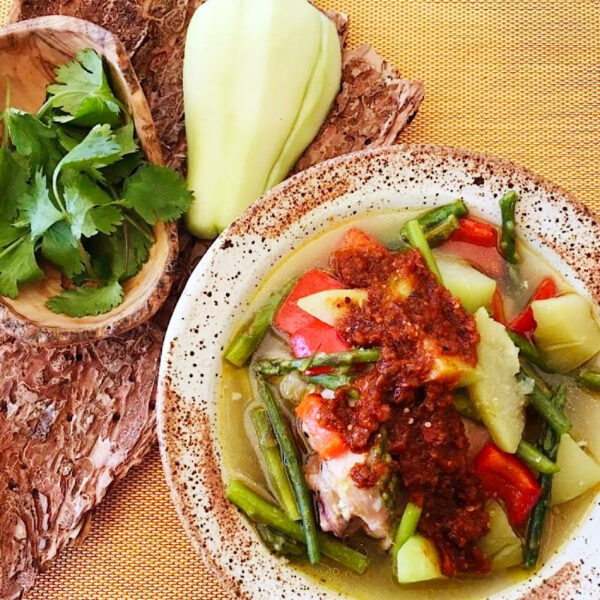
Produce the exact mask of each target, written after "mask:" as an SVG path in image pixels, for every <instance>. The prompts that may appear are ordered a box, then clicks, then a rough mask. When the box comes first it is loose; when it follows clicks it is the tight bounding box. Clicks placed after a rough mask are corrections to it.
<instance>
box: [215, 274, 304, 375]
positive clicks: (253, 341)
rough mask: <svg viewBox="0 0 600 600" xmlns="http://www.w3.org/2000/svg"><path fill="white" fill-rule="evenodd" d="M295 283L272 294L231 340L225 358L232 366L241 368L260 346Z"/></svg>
mask: <svg viewBox="0 0 600 600" xmlns="http://www.w3.org/2000/svg"><path fill="white" fill-rule="evenodd" d="M295 282H296V281H295V280H293V281H290V282H289V283H288V284H287V285H285V286H283V288H281V290H279V291H278V292H277V293H276V294H273V295H272V296H271V298H270V300H269V302H268V303H267V304H265V305H264V306H263V307H262V308H261V309H260V310H259V311H258V312H257V313H256V315H254V318H253V319H252V321H250V323H249V324H248V325H247V326H246V327H244V329H243V330H242V331H240V332H239V333H238V334H237V335H236V336H235V337H234V338H233V340H231V343H230V344H229V346H228V347H227V349H226V350H225V358H226V359H227V360H228V361H229V362H230V363H231V364H232V365H234V366H236V367H243V366H244V365H245V364H246V362H247V361H248V359H249V358H250V357H251V356H252V354H253V353H254V352H255V351H256V349H257V348H258V347H259V346H260V343H261V342H262V341H263V339H264V337H265V335H266V333H267V330H268V329H269V327H270V326H271V322H272V321H273V317H274V316H275V313H276V312H277V309H278V308H279V306H280V305H281V303H282V302H283V301H284V300H285V298H286V297H287V295H288V294H289V293H290V290H291V289H292V287H293V285H294V283H295Z"/></svg>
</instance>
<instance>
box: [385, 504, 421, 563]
mask: <svg viewBox="0 0 600 600" xmlns="http://www.w3.org/2000/svg"><path fill="white" fill-rule="evenodd" d="M422 510H423V509H422V508H421V507H420V506H418V505H417V504H414V503H413V502H409V503H408V504H407V505H406V508H405V509H404V512H403V513H402V518H401V519H400V523H399V524H398V528H397V529H396V535H395V536H394V545H393V546H392V556H393V557H394V558H395V557H396V555H397V554H398V552H399V550H400V548H402V546H404V544H405V543H406V542H407V541H408V539H409V538H411V537H412V536H413V535H414V534H415V533H416V531H417V525H418V524H419V519H420V518H421V512H422ZM394 562H395V561H394Z"/></svg>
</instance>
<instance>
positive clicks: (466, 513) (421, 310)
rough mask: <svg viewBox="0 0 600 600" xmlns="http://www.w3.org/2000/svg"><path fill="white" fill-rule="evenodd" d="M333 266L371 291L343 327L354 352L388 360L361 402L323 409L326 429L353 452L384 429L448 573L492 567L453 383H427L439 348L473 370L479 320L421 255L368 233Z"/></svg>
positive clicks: (340, 397)
mask: <svg viewBox="0 0 600 600" xmlns="http://www.w3.org/2000/svg"><path fill="white" fill-rule="evenodd" d="M332 267H333V269H334V271H335V274H336V275H337V277H339V278H340V279H341V281H342V282H343V283H344V284H345V285H346V286H348V287H350V288H354V287H361V288H365V289H367V290H368V292H369V299H368V301H367V302H365V303H364V304H363V306H362V307H357V306H354V305H352V308H351V311H350V312H349V313H348V315H347V316H346V317H344V318H343V319H342V320H341V321H340V322H338V323H337V324H336V327H337V329H338V330H339V332H340V333H341V335H342V337H344V338H345V339H346V341H347V342H348V343H350V344H352V345H353V346H375V347H378V348H380V349H381V358H380V360H379V361H378V362H377V364H376V365H375V366H374V367H373V368H372V369H371V370H368V371H365V373H364V374H363V375H360V376H359V377H357V378H356V380H355V381H354V382H353V384H352V387H353V388H355V389H357V390H358V391H359V392H360V397H359V399H358V400H353V399H352V395H350V394H348V393H347V388H340V389H339V390H338V391H337V392H336V395H335V398H334V399H333V400H330V401H328V402H327V403H326V404H325V405H324V406H323V408H322V410H321V414H320V416H319V420H320V422H321V424H322V425H323V426H326V427H329V428H333V429H336V430H337V431H338V432H339V433H340V434H341V435H342V436H343V437H344V439H345V440H346V442H347V443H348V445H349V446H350V448H351V449H352V451H354V452H365V451H367V450H369V449H370V448H371V447H372V446H373V444H374V442H375V438H376V434H377V433H378V432H380V430H381V431H384V430H385V435H386V439H387V452H388V453H389V455H390V456H391V458H392V461H391V469H392V471H393V473H394V474H396V475H398V476H399V478H400V480H401V481H402V483H403V484H404V486H405V488H406V490H407V493H408V498H409V499H410V500H412V501H413V502H415V503H417V504H419V505H420V506H422V507H423V513H422V517H421V520H420V522H419V530H420V531H421V532H422V533H423V534H424V535H426V536H427V537H428V538H430V539H431V540H432V541H433V542H434V543H435V544H436V546H437V548H438V550H439V552H440V555H441V559H442V571H443V573H444V574H445V575H448V576H451V575H455V574H456V573H458V572H464V571H469V572H476V573H483V572H486V571H488V570H489V567H490V565H489V562H488V560H487V559H486V558H485V556H484V555H483V553H482V552H481V551H480V550H479V549H478V547H477V540H478V539H479V538H481V537H482V536H483V535H485V533H487V531H488V529H489V522H488V521H489V519H488V515H487V512H486V511H485V508H484V507H485V503H486V500H487V496H486V494H485V492H484V491H483V488H482V486H481V484H480V482H479V479H477V478H476V477H475V476H474V474H473V473H472V471H471V468H470V466H469V465H468V463H467V450H468V447H469V442H468V440H467V438H466V436H465V431H464V427H463V423H462V421H461V418H460V416H459V414H458V413H457V412H456V410H455V409H454V406H453V402H452V388H453V382H446V383H442V382H432V381H428V379H430V378H429V374H430V371H431V368H432V364H433V359H432V356H431V344H432V342H433V343H434V344H435V345H437V347H438V348H439V350H438V353H440V354H442V355H444V354H446V355H451V356H458V357H460V358H462V360H464V361H465V362H466V363H468V364H470V365H473V366H474V365H475V364H476V362H477V343H478V342H479V335H478V333H477V329H476V325H475V321H474V319H473V317H472V316H471V315H469V314H468V313H466V312H465V310H464V309H463V308H462V306H461V305H460V303H459V302H458V300H456V299H455V298H453V297H452V296H451V295H450V293H449V292H448V291H447V290H446V289H445V288H444V287H442V286H440V285H439V284H438V283H437V280H436V279H435V277H434V276H433V275H432V273H431V272H430V271H429V269H428V268H427V266H426V265H425V263H424V261H423V259H422V257H421V255H420V253H419V252H418V251H417V250H412V251H410V252H407V253H403V254H394V253H391V252H390V251H388V250H387V249H386V248H384V247H383V246H381V245H380V244H379V243H377V242H375V241H374V240H371V239H370V238H366V236H365V238H364V240H363V243H361V244H359V245H358V246H357V245H356V244H354V245H352V246H345V247H342V248H340V249H338V250H337V251H336V252H335V253H334V254H333V257H332ZM407 282H408V283H407ZM425 340H427V342H426V343H425ZM382 426H384V427H382ZM378 471H379V469H377V468H375V469H374V470H373V472H371V471H368V470H366V468H361V469H360V470H355V471H353V472H352V477H353V479H354V481H355V482H356V484H357V485H359V486H360V487H370V486H372V485H374V484H375V483H376V482H377V479H378V478H377V477H376V475H377V472H378Z"/></svg>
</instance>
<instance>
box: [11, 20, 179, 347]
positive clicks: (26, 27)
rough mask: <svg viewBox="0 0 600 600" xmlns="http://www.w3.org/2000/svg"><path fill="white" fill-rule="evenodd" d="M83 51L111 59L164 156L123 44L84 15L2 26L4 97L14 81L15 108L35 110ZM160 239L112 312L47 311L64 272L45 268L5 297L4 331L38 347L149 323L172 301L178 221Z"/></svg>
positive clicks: (143, 138) (149, 153)
mask: <svg viewBox="0 0 600 600" xmlns="http://www.w3.org/2000/svg"><path fill="white" fill-rule="evenodd" d="M83 48H93V49H94V50H95V51H96V52H97V53H98V54H99V55H100V56H102V57H103V58H104V60H105V63H106V65H107V67H108V71H109V77H110V82H111V86H112V88H113V91H114V93H115V95H116V96H117V97H118V98H119V99H120V100H121V101H122V102H123V103H124V104H125V105H126V106H127V107H128V109H129V112H130V113H131V115H132V116H133V119H134V122H135V127H136V132H137V135H138V138H139V141H140V145H141V147H142V149H143V150H144V152H145V154H146V158H147V159H148V160H149V161H150V162H152V163H155V164H162V163H163V158H162V153H161V149H160V145H159V142H158V138H157V135H156V131H155V129H154V123H153V121H152V116H151V114H150V109H149V108H148V104H147V102H146V98H145V96H144V93H143V92H142V89H141V87H140V84H139V81H138V80H137V77H136V75H135V73H134V71H133V67H132V66H131V63H130V62H129V58H128V56H127V53H126V52H125V49H124V47H123V46H122V44H121V43H120V42H119V40H118V39H117V38H115V37H114V36H113V35H112V34H111V33H109V32H108V31H106V30H105V29H102V28H101V27H98V26H97V25H94V24H92V23H89V22H87V21H82V20H81V19H75V18H72V17H63V16H52V17H41V18H39V19H31V20H29V21H23V22H21V23H16V24H14V25H10V26H8V27H6V28H4V29H2V30H1V31H0V98H4V97H5V86H6V79H7V77H9V78H10V81H11V96H10V98H11V105H12V106H14V107H16V108H20V109H23V110H26V111H29V112H36V111H37V110H38V108H39V107H40V106H41V105H42V103H43V102H44V99H45V95H46V85H47V84H48V83H49V82H51V81H53V79H54V69H55V67H56V66H58V65H60V64H61V63H64V62H66V61H68V60H71V59H72V58H73V57H74V56H75V54H76V53H77V52H78V51H79V50H81V49H83ZM154 237H155V240H156V241H155V243H154V245H153V246H152V248H151V249H150V254H149V258H148V262H147V263H146V264H145V265H144V266H143V268H142V270H141V271H140V272H139V273H138V274H137V275H136V276H135V277H132V278H131V279H129V280H128V281H126V282H125V283H124V285H123V288H124V290H125V295H124V299H123V302H122V304H120V305H119V306H117V307H116V308H115V309H113V310H112V311H110V312H109V313H106V314H103V315H98V316H95V317H84V318H78V319H74V318H71V317H67V316H66V315H61V314H56V313H54V312H52V311H51V310H49V309H48V308H46V306H45V302H46V301H47V300H48V298H49V297H51V296H54V295H56V294H58V293H60V291H61V285H60V282H61V280H60V273H59V272H58V270H57V269H54V268H46V269H45V273H46V278H45V279H43V280H42V281H39V282H34V283H29V284H26V285H23V286H21V288H20V294H19V296H18V297H17V298H14V299H11V298H7V297H0V329H2V330H4V331H5V332H6V333H7V334H9V335H11V336H14V337H16V338H20V339H22V340H26V341H28V342H31V343H35V344H70V343H76V342H87V341H92V340H95V339H99V338H103V337H107V336H110V335H115V334H118V333H122V332H124V331H127V330H128V329H131V328H133V327H135V326H136V325H139V324H140V323H142V322H144V321H146V320H148V319H149V318H150V317H152V315H153V314H154V313H155V312H156V311H157V310H158V308H159V307H160V306H161V304H162V303H163V302H164V300H165V299H166V297H167V295H168V293H169V290H170V287H171V282H172V278H173V272H174V267H175V262H176V259H177V252H178V239H177V227H176V225H175V224H169V223H158V224H157V225H156V226H155V227H154Z"/></svg>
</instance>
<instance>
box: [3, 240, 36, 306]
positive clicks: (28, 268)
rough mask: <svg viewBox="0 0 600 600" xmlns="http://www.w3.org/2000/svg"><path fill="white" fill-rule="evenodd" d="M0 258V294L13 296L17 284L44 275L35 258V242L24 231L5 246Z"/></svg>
mask: <svg viewBox="0 0 600 600" xmlns="http://www.w3.org/2000/svg"><path fill="white" fill-rule="evenodd" d="M1 254H3V256H2V257H1V258H0V294H1V295H3V296H8V297H9V298H15V297H16V296H17V295H18V294H19V288H18V285H19V284H20V283H25V282H27V281H35V280H38V279H42V278H43V277H44V272H43V271H42V270H41V269H40V268H39V267H38V264H37V261H36V259H35V242H34V241H33V240H32V239H30V237H29V236H28V235H27V234H26V233H25V234H23V235H22V237H20V238H18V239H17V240H16V241H15V242H14V243H13V245H12V248H11V247H10V246H9V247H8V248H6V249H5V250H4V251H3V253H1Z"/></svg>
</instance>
